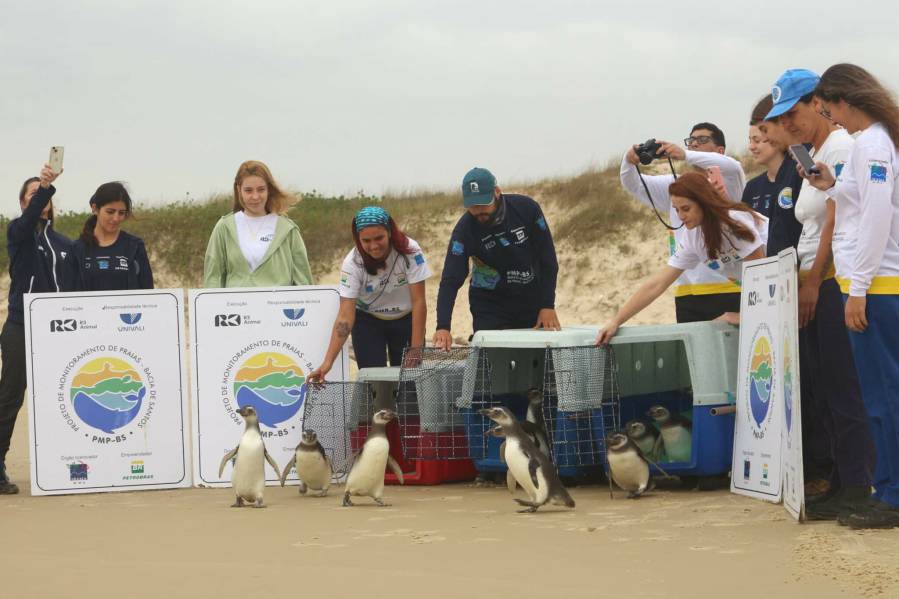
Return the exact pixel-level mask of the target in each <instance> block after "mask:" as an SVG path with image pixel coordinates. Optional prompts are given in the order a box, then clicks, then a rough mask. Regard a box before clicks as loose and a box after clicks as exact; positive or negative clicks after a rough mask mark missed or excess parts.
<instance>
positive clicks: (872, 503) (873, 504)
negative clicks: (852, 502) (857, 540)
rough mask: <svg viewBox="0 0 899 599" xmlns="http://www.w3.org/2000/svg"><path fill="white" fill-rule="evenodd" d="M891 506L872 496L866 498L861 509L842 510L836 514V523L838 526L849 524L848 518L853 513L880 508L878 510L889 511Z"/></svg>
mask: <svg viewBox="0 0 899 599" xmlns="http://www.w3.org/2000/svg"><path fill="white" fill-rule="evenodd" d="M892 509H893V507H892V506H891V505H890V504H888V503H884V502H882V501H880V500H879V499H874V497H873V496H871V498H870V499H869V500H868V502H867V504H865V506H864V507H862V508H861V509H859V510H857V511H854V512H848V511H847V512H842V513H841V514H840V515H839V516H837V524H839V525H840V526H849V518H850V517H851V516H854V515H855V514H859V513H862V512H867V511H869V510H880V511H890V510H892Z"/></svg>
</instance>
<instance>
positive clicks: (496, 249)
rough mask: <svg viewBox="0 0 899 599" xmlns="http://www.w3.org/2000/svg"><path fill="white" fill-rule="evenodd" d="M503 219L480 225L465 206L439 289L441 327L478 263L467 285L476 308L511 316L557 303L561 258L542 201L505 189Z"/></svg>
mask: <svg viewBox="0 0 899 599" xmlns="http://www.w3.org/2000/svg"><path fill="white" fill-rule="evenodd" d="M501 197H502V199H501V202H502V205H501V206H500V207H499V208H498V209H497V210H498V213H499V219H498V220H499V222H494V223H493V224H490V225H487V226H481V225H480V224H479V223H478V221H477V219H476V218H474V217H473V216H472V215H471V214H470V213H468V212H466V213H465V214H464V215H463V216H462V218H460V219H459V222H458V223H456V228H455V229H453V234H452V237H451V238H450V243H449V248H448V249H447V252H446V259H445V261H444V263H443V275H442V276H441V278H440V290H439V292H438V294H437V328H438V329H447V330H448V329H449V328H450V325H451V320H452V314H453V305H454V304H455V303H456V294H457V293H458V292H459V287H461V286H462V283H464V282H465V278H466V277H467V276H468V261H469V259H471V261H472V264H473V269H472V272H471V283H470V285H469V290H468V301H469V305H470V307H471V312H472V314H473V315H474V316H475V318H476V319H477V316H478V314H479V312H482V311H486V312H491V313H501V314H503V315H505V316H507V317H508V320H509V321H510V322H512V321H520V320H521V319H522V318H523V317H527V318H531V317H533V318H534V319H535V320H534V323H532V325H531V326H533V324H536V312H537V311H538V310H540V309H542V308H554V307H555V302H556V277H557V276H558V274H559V263H558V261H557V260H556V248H555V246H554V245H553V238H552V235H551V234H550V231H549V226H548V225H547V224H546V218H544V216H543V211H542V210H540V206H539V205H538V204H537V202H535V201H534V200H532V199H531V198H529V197H527V196H523V195H515V194H503V195H502V196H501Z"/></svg>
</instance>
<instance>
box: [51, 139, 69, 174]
mask: <svg viewBox="0 0 899 599" xmlns="http://www.w3.org/2000/svg"><path fill="white" fill-rule="evenodd" d="M63 154H65V148H64V147H62V146H53V147H52V148H50V160H48V161H47V164H49V165H50V170H52V171H53V172H54V173H56V174H59V171H61V170H62V157H63Z"/></svg>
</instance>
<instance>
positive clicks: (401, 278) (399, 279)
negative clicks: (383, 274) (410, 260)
mask: <svg viewBox="0 0 899 599" xmlns="http://www.w3.org/2000/svg"><path fill="white" fill-rule="evenodd" d="M408 282H409V281H408V279H406V275H405V274H404V273H399V274H398V275H396V286H397V287H402V286H403V285H405V284H406V283H408ZM384 283H385V284H386V283H387V282H386V281H385V282H384Z"/></svg>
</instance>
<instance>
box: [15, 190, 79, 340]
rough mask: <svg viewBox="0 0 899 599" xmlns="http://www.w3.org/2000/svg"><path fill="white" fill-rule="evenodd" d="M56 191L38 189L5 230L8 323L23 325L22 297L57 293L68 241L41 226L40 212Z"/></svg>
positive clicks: (49, 223) (68, 245)
mask: <svg viewBox="0 0 899 599" xmlns="http://www.w3.org/2000/svg"><path fill="white" fill-rule="evenodd" d="M54 193H56V188H55V187H53V186H52V185H51V186H50V187H48V188H44V187H38V189H37V192H36V193H35V194H34V197H32V198H31V201H30V202H29V203H28V206H26V207H25V210H24V211H23V212H22V216H20V217H18V218H16V219H13V220H12V221H11V222H10V223H9V227H8V228H7V229H6V251H7V253H8V254H9V279H10V281H9V316H8V317H7V318H8V319H9V320H10V321H12V322H18V323H24V322H25V315H24V311H23V310H24V307H23V297H22V296H23V294H25V293H47V292H56V291H60V289H61V288H62V276H63V262H64V261H65V257H66V255H67V254H68V253H69V251H70V249H71V247H72V241H71V240H70V239H69V238H68V237H65V236H63V235H60V234H59V233H57V232H56V231H54V230H53V226H52V223H51V222H49V221H43V222H44V223H45V226H43V227H42V229H43V230H42V231H39V230H38V224H39V223H41V222H42V219H41V212H43V211H44V208H46V207H47V204H49V203H50V200H51V199H52V198H53V194H54Z"/></svg>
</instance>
